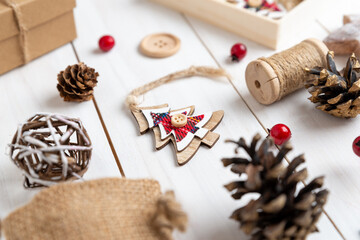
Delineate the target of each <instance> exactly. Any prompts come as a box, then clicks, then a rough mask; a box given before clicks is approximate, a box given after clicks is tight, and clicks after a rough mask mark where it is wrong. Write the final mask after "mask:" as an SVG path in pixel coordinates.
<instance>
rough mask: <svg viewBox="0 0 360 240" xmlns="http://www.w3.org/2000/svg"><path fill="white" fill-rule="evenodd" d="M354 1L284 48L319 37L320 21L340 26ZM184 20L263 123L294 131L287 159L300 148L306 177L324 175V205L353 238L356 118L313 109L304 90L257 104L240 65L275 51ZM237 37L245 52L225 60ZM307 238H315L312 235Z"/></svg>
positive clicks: (357, 181)
mask: <svg viewBox="0 0 360 240" xmlns="http://www.w3.org/2000/svg"><path fill="white" fill-rule="evenodd" d="M358 5H359V2H358V1H351V0H347V1H343V2H342V4H339V6H338V12H337V13H336V14H335V15H332V17H329V16H328V17H327V18H325V17H323V18H321V19H319V20H321V25H320V24H319V23H318V22H314V24H313V25H311V26H309V29H308V30H309V31H307V32H299V34H298V35H296V36H289V42H288V43H289V47H290V46H292V45H294V44H296V43H298V42H300V41H302V40H303V39H306V38H309V37H316V38H319V39H323V38H324V37H326V36H327V31H325V30H324V28H323V26H322V25H324V26H327V27H329V29H331V30H333V29H335V28H336V27H334V22H336V24H335V25H337V26H341V24H342V22H341V18H342V15H343V14H348V13H354V10H352V9H357V7H358ZM189 19H190V20H189V21H190V23H191V24H192V25H193V26H194V28H195V31H197V32H198V33H199V36H200V37H201V39H203V41H204V42H205V43H206V45H207V46H208V48H209V51H210V52H211V54H212V55H213V56H214V58H215V59H216V60H217V61H218V62H219V63H220V65H221V66H222V67H224V68H225V69H226V70H228V71H229V72H230V73H231V74H232V75H233V78H234V82H235V85H236V88H237V90H238V91H239V92H240V94H241V96H242V97H243V98H244V99H245V100H246V102H247V103H248V104H249V106H250V108H251V109H252V110H253V111H254V113H255V115H256V116H257V117H258V118H259V119H260V121H261V123H262V124H263V125H264V126H265V127H266V128H271V126H273V125H274V124H276V123H285V124H287V125H288V126H289V127H290V128H291V130H292V134H293V136H292V139H291V142H292V144H293V146H294V148H295V150H294V151H293V152H291V153H290V154H289V155H288V156H289V158H292V157H294V156H295V155H297V154H300V153H305V157H306V159H307V166H308V169H309V173H310V176H311V177H315V176H319V175H325V177H326V178H325V186H326V187H327V188H329V190H330V192H331V194H330V197H329V201H328V203H327V205H326V206H325V210H326V211H327V212H328V214H329V216H330V219H331V220H332V221H334V223H335V225H336V226H337V227H338V228H339V229H340V231H341V232H342V234H343V235H344V237H345V238H346V239H358V237H359V235H358V231H359V224H358V220H357V216H359V210H360V208H359V207H358V206H357V204H355V203H357V202H359V197H360V192H359V187H360V176H359V174H358V169H359V166H360V162H359V158H358V157H357V156H356V155H355V154H354V153H353V152H352V149H351V146H352V141H353V140H354V139H355V137H356V136H358V135H359V133H360V132H359V129H360V122H359V120H358V119H349V120H346V119H338V118H335V117H332V116H330V115H327V114H325V113H323V112H321V111H318V110H316V109H315V108H314V105H313V104H312V103H311V102H310V101H309V100H307V98H308V97H309V93H307V91H306V90H304V89H303V90H300V91H298V92H295V93H293V94H292V95H290V96H288V97H286V98H285V99H283V100H281V101H280V102H277V103H275V104H272V105H270V106H264V105H261V104H259V103H258V102H256V100H255V99H254V98H253V97H252V96H251V95H250V93H249V91H248V89H247V87H246V83H245V79H244V76H245V68H246V66H247V64H248V63H249V62H250V61H252V60H255V59H256V58H258V57H261V56H270V55H272V54H273V53H274V52H273V51H270V50H267V49H263V47H261V46H258V45H257V44H254V43H252V42H250V41H247V40H245V39H242V38H239V37H237V36H235V35H233V34H230V33H227V32H225V31H222V30H219V29H218V28H215V27H213V26H210V25H208V24H204V23H203V22H200V21H198V20H196V19H193V18H190V17H189ZM331 23H332V24H331ZM239 41H240V42H243V43H245V44H246V45H247V47H248V55H247V56H246V58H245V59H244V60H243V61H242V62H241V63H240V64H228V62H226V60H225V59H224V56H225V55H226V52H224V50H226V48H224V47H223V46H224V45H225V46H229V47H230V46H231V45H232V44H233V43H234V42H239ZM280 50H281V49H280ZM336 60H337V62H338V63H339V65H340V66H344V63H345V59H344V58H343V57H337V59H336ZM340 69H341V68H340ZM322 223H323V222H322ZM328 236H329V237H330V239H338V238H339V236H338V235H335V236H334V235H332V234H329V235H328ZM312 237H314V239H317V236H316V235H313V236H312ZM321 239H323V238H321Z"/></svg>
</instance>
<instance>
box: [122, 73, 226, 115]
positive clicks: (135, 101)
mask: <svg viewBox="0 0 360 240" xmlns="http://www.w3.org/2000/svg"><path fill="white" fill-rule="evenodd" d="M193 76H202V77H221V76H224V77H229V75H228V74H227V72H226V71H225V70H224V69H221V68H213V67H205V66H199V67H196V66H191V67H190V68H188V69H184V70H181V71H178V72H175V73H171V74H169V75H166V76H165V77H162V78H160V79H158V80H155V81H152V82H150V83H147V84H145V85H143V86H141V87H139V88H136V89H134V90H133V91H132V92H131V93H130V94H129V95H128V96H127V98H126V104H127V106H128V107H129V108H130V109H131V110H132V111H139V107H138V105H139V104H140V103H141V102H140V100H139V96H141V95H143V94H144V93H146V92H148V91H150V90H152V89H154V88H157V87H159V86H161V85H164V84H166V83H169V82H172V81H174V80H178V79H182V78H186V77H193Z"/></svg>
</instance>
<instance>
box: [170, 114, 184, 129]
mask: <svg viewBox="0 0 360 240" xmlns="http://www.w3.org/2000/svg"><path fill="white" fill-rule="evenodd" d="M171 124H172V125H173V126H174V127H177V128H179V127H183V126H185V125H186V124H187V117H186V115H184V114H181V113H179V114H175V115H173V116H171Z"/></svg>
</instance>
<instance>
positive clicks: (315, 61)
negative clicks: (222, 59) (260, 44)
mask: <svg viewBox="0 0 360 240" xmlns="http://www.w3.org/2000/svg"><path fill="white" fill-rule="evenodd" d="M327 52H328V48H327V47H326V45H325V44H324V43H323V42H322V41H320V40H317V39H307V40H304V41H302V42H301V43H299V44H297V45H295V46H294V47H292V48H289V49H287V50H285V51H283V52H280V53H277V54H274V55H272V56H271V57H268V58H264V57H262V58H259V59H257V60H255V61H252V62H250V63H249V65H248V66H247V68H246V72H245V78H246V84H247V86H248V89H249V91H250V93H251V94H252V95H253V96H254V98H255V99H256V100H257V101H258V102H260V103H262V104H265V105H268V104H272V103H274V102H276V101H279V100H280V99H282V98H283V97H285V96H286V95H288V94H290V93H292V92H294V91H296V90H297V89H299V88H302V87H303V86H304V83H305V81H306V80H307V72H306V71H304V68H306V67H308V68H312V67H314V66H326V54H327Z"/></svg>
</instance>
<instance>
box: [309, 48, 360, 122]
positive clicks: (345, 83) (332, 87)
mask: <svg viewBox="0 0 360 240" xmlns="http://www.w3.org/2000/svg"><path fill="white" fill-rule="evenodd" d="M305 70H306V71H307V72H309V73H310V74H312V75H315V76H316V78H315V79H312V80H309V81H308V83H307V84H306V85H305V87H306V88H307V89H308V91H309V93H311V95H312V96H311V97H310V98H309V99H310V101H312V102H313V103H319V104H318V106H317V107H316V108H317V109H320V110H322V111H324V112H326V113H329V114H331V115H333V116H336V117H342V118H354V117H356V116H357V115H358V114H359V113H360V64H359V61H358V59H357V58H356V57H355V54H353V55H351V57H350V58H349V60H348V62H347V64H346V67H345V68H344V69H343V71H342V74H340V73H339V72H338V71H337V70H336V65H335V62H334V53H333V52H332V51H329V52H328V54H327V67H326V68H323V67H315V68H314V69H311V70H309V69H305Z"/></svg>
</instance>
